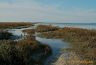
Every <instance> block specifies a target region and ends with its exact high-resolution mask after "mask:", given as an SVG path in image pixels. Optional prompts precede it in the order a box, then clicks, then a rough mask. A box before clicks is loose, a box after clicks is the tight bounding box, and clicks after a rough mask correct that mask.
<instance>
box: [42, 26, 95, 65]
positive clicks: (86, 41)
mask: <svg viewBox="0 0 96 65" xmlns="http://www.w3.org/2000/svg"><path fill="white" fill-rule="evenodd" d="M46 29H47V28H46ZM41 34H42V37H46V38H59V39H62V40H64V41H66V42H69V43H70V44H71V45H72V48H71V49H72V50H71V51H74V52H75V53H76V54H78V55H79V57H80V58H82V59H86V60H91V61H93V62H94V64H96V30H88V29H82V28H72V27H64V28H59V29H58V30H55V31H49V32H48V31H46V32H42V33H41Z"/></svg>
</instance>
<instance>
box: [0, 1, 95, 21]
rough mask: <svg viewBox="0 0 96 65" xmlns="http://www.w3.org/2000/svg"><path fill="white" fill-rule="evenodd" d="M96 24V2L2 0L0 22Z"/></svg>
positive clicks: (0, 3)
mask: <svg viewBox="0 0 96 65" xmlns="http://www.w3.org/2000/svg"><path fill="white" fill-rule="evenodd" d="M3 21H8V22H10V21H32V22H58V23H59V22H67V23H68V22H77V23H78V22H81V23H82V22H85V23H86V22H88V23H91V22H92V23H95V22H96V0H0V22H3Z"/></svg>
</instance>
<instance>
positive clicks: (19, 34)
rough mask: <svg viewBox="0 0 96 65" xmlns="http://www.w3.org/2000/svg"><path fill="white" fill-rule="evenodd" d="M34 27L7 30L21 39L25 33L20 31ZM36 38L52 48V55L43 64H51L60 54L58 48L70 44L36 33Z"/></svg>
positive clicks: (17, 38) (66, 46)
mask: <svg viewBox="0 0 96 65" xmlns="http://www.w3.org/2000/svg"><path fill="white" fill-rule="evenodd" d="M33 28H34V27H33V26H32V27H29V28H21V29H10V30H9V32H11V33H13V35H14V36H15V37H16V38H15V39H16V40H21V39H23V37H24V36H25V35H26V34H25V33H23V32H22V30H25V29H33ZM36 40H37V41H39V42H41V43H42V44H47V45H49V46H50V47H51V48H52V55H51V56H50V57H49V58H48V59H47V60H46V62H45V65H51V63H52V62H54V61H55V59H56V58H57V57H58V56H59V55H60V50H61V49H62V48H69V47H70V45H69V44H68V43H67V42H64V41H62V40H60V39H46V38H44V37H43V38H42V37H39V36H37V35H36Z"/></svg>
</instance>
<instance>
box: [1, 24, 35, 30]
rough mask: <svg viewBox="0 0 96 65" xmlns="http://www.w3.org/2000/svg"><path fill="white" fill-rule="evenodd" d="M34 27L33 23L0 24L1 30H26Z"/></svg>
mask: <svg viewBox="0 0 96 65" xmlns="http://www.w3.org/2000/svg"><path fill="white" fill-rule="evenodd" d="M32 25H33V23H29V22H0V29H6V28H11V29H12V28H24V27H29V26H32Z"/></svg>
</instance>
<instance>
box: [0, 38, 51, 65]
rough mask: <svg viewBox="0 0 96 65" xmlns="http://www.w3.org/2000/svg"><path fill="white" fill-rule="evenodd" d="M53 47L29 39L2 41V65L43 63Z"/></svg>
mask: <svg viewBox="0 0 96 65" xmlns="http://www.w3.org/2000/svg"><path fill="white" fill-rule="evenodd" d="M50 54H51V48H50V47H49V46H48V45H43V44H41V43H39V42H37V41H35V40H34V41H33V40H32V41H31V40H29V39H26V40H21V41H18V42H14V41H9V40H7V41H0V65H36V64H37V65H43V61H44V60H45V59H46V58H47V57H48V56H49V55H50Z"/></svg>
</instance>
